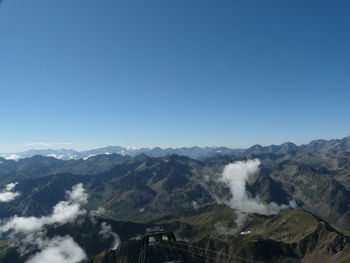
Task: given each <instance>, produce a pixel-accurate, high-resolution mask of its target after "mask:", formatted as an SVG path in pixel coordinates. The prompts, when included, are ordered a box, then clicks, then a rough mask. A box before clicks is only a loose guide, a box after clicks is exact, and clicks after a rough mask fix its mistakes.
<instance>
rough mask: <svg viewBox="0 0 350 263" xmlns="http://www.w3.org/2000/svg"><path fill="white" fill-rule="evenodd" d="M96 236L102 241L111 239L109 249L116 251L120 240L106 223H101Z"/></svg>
mask: <svg viewBox="0 0 350 263" xmlns="http://www.w3.org/2000/svg"><path fill="white" fill-rule="evenodd" d="M98 234H99V235H100V236H101V237H102V238H104V239H106V238H109V237H113V244H112V246H111V249H113V250H114V249H117V247H118V246H119V244H120V238H119V236H118V234H117V233H114V232H113V231H112V227H111V226H110V225H109V224H107V223H106V222H102V224H101V230H100V232H99V233H98Z"/></svg>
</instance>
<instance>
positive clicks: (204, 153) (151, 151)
mask: <svg viewBox="0 0 350 263" xmlns="http://www.w3.org/2000/svg"><path fill="white" fill-rule="evenodd" d="M242 151H243V150H242V149H230V148H227V147H197V146H194V147H189V148H187V147H182V148H164V149H162V148H159V147H155V148H126V147H121V146H108V147H104V148H98V149H93V150H88V151H80V152H79V151H75V150H67V149H60V150H53V149H48V150H30V151H25V152H18V153H2V154H0V157H3V158H4V159H6V160H19V159H24V158H29V157H33V156H35V155H42V156H46V157H53V158H56V159H60V160H78V159H88V158H90V157H93V156H95V155H100V154H112V153H115V154H120V155H129V156H136V155H139V154H141V153H144V154H147V155H148V156H150V157H163V156H165V155H168V154H177V155H183V156H188V157H190V158H193V159H205V158H209V157H213V156H218V155H238V154H240V153H242Z"/></svg>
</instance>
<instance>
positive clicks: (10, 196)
mask: <svg viewBox="0 0 350 263" xmlns="http://www.w3.org/2000/svg"><path fill="white" fill-rule="evenodd" d="M16 185H17V183H10V184H8V185H6V187H5V190H4V191H2V192H0V202H10V201H12V200H14V199H15V198H16V197H17V196H19V195H21V193H20V192H11V191H12V190H13V188H15V186H16Z"/></svg>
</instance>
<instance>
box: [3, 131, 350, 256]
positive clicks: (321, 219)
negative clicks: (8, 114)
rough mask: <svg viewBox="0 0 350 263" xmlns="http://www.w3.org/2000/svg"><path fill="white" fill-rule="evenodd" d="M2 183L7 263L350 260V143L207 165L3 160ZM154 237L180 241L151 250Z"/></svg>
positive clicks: (117, 158) (164, 159)
mask: <svg viewBox="0 0 350 263" xmlns="http://www.w3.org/2000/svg"><path fill="white" fill-rule="evenodd" d="M197 150H198V149H197ZM197 153H198V152H197ZM203 156H204V155H203ZM0 183H1V185H2V186H3V189H2V190H0V217H1V219H2V222H1V227H0V230H1V234H2V240H1V242H0V249H1V253H0V258H1V262H28V263H33V262H36V261H37V262H41V261H39V259H40V260H44V259H45V257H47V256H52V254H50V253H49V252H50V251H51V252H52V251H53V252H54V253H56V254H55V255H58V256H62V255H63V259H64V258H68V259H69V260H71V261H62V262H79V261H82V262H83V261H84V260H85V261H89V262H94V263H100V262H112V263H113V262H139V260H140V252H141V251H146V252H145V253H146V255H148V256H147V257H146V258H145V259H144V260H148V261H145V262H158V261H156V259H155V258H157V255H158V258H159V262H165V261H166V260H168V261H175V260H178V261H181V260H182V261H184V262H350V248H349V244H350V243H349V238H348V237H347V235H348V233H350V190H349V189H350V138H349V137H347V138H344V139H341V140H331V141H324V140H320V141H313V142H311V143H310V144H307V145H302V146H296V145H294V144H291V143H286V144H282V145H280V146H269V147H262V146H254V147H251V148H249V149H247V150H240V151H234V152H224V153H223V154H214V155H210V156H208V158H196V159H192V158H190V157H188V156H184V155H181V156H180V155H165V156H161V157H151V156H148V155H147V154H143V153H142V154H139V155H136V156H128V155H120V154H108V155H107V154H103V155H96V156H91V157H90V158H85V159H79V160H60V159H56V158H53V157H44V156H34V157H30V158H25V159H20V160H18V161H14V160H7V159H2V158H1V159H0ZM155 229H157V231H160V229H161V230H162V231H167V232H173V233H174V234H175V236H176V241H174V240H165V241H164V242H163V241H162V242H155V243H154V244H152V245H149V246H147V248H145V247H144V244H143V243H142V242H143V237H144V235H145V234H146V233H148V232H150V231H154V230H155ZM39 241H40V242H39ZM67 248H71V249H70V250H68V251H67ZM67 253H68V254H67ZM150 260H151V261H150ZM42 262H44V261H42Z"/></svg>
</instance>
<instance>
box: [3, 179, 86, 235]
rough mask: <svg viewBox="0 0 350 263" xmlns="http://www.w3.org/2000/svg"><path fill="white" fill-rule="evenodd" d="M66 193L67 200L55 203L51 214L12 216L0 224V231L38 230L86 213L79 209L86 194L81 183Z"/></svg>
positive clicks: (84, 202) (23, 231) (69, 220)
mask: <svg viewBox="0 0 350 263" xmlns="http://www.w3.org/2000/svg"><path fill="white" fill-rule="evenodd" d="M66 195H67V200H66V201H61V202H59V203H57V204H56V205H55V206H54V207H53V211H52V214H51V215H48V216H42V217H33V216H30V217H20V216H14V217H12V218H10V219H9V220H7V222H6V223H5V224H3V225H1V226H0V232H2V233H3V232H8V231H12V232H14V233H30V232H33V231H39V230H40V229H41V228H42V227H43V226H44V225H50V224H65V223H68V222H73V221H74V220H75V219H76V218H77V217H78V216H80V215H82V214H85V213H86V211H85V210H83V209H81V206H82V205H84V204H86V203H87V198H88V195H87V193H86V192H85V189H84V187H83V185H82V184H81V183H80V184H77V185H75V186H73V188H72V190H71V191H67V192H66Z"/></svg>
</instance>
